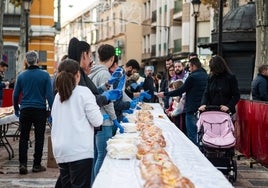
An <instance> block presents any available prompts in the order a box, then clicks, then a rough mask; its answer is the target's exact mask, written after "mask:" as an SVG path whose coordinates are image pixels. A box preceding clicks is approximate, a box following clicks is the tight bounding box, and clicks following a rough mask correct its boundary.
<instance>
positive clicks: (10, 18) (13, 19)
mask: <svg viewBox="0 0 268 188" xmlns="http://www.w3.org/2000/svg"><path fill="white" fill-rule="evenodd" d="M4 20H5V21H4V22H3V26H4V27H20V15H18V14H16V15H14V14H12V15H11V14H4Z"/></svg>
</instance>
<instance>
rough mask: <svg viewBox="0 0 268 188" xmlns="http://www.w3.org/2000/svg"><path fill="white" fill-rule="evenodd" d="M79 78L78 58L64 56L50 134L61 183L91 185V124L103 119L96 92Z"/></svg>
mask: <svg viewBox="0 0 268 188" xmlns="http://www.w3.org/2000/svg"><path fill="white" fill-rule="evenodd" d="M79 80H80V72H79V64H78V62H76V61H74V60H71V59H66V60H64V61H63V62H61V63H60V65H59V67H58V75H57V78H56V82H55V83H56V90H57V92H58V93H57V95H56V96H55V99H54V103H53V106H52V112H51V115H52V124H53V126H52V132H51V138H52V146H53V154H54V157H55V159H56V162H57V164H58V165H59V167H60V176H61V183H62V187H90V183H91V169H92V165H93V157H94V147H93V139H94V127H98V126H100V125H101V124H102V123H103V116H102V114H101V112H100V107H99V106H98V105H97V103H96V98H95V96H94V95H93V94H92V92H91V91H90V89H88V88H87V87H83V86H79V85H78V82H79Z"/></svg>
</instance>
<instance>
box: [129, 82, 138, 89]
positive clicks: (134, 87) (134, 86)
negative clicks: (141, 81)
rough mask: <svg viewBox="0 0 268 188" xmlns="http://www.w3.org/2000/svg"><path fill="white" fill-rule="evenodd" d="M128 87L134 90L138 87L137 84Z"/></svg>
mask: <svg viewBox="0 0 268 188" xmlns="http://www.w3.org/2000/svg"><path fill="white" fill-rule="evenodd" d="M130 87H132V89H134V90H136V89H137V87H138V84H137V83H132V84H130Z"/></svg>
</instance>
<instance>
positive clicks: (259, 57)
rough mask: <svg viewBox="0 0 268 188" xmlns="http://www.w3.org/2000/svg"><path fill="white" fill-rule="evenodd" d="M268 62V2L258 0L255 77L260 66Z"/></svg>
mask: <svg viewBox="0 0 268 188" xmlns="http://www.w3.org/2000/svg"><path fill="white" fill-rule="evenodd" d="M265 63H266V64H267V63H268V2H267V0H256V58H255V70H254V77H255V76H256V75H257V74H258V66H259V65H261V64H265Z"/></svg>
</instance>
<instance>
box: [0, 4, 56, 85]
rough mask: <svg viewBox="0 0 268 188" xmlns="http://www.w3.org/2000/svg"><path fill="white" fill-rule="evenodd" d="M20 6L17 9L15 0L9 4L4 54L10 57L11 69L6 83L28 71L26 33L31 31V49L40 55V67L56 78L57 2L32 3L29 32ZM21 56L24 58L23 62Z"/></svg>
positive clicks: (29, 42) (8, 60)
mask: <svg viewBox="0 0 268 188" xmlns="http://www.w3.org/2000/svg"><path fill="white" fill-rule="evenodd" d="M19 2H20V3H22V1H19ZM20 3H17V4H16V5H14V4H12V3H11V0H6V7H5V13H4V24H3V41H4V49H3V54H4V56H6V57H7V63H8V65H9V68H8V71H7V74H6V79H8V80H10V79H12V78H15V77H16V75H17V74H18V72H20V71H22V70H23V69H24V66H25V64H24V56H25V45H26V44H27V42H26V41H25V36H26V33H25V32H26V30H28V49H29V50H36V51H38V52H39V58H40V63H39V65H40V66H41V67H42V68H43V69H44V70H47V71H48V72H49V73H50V74H51V75H52V74H53V72H54V68H55V61H54V40H55V28H54V1H53V0H39V1H36V0H33V1H32V4H31V9H30V12H29V19H28V28H25V25H26V24H25V21H26V16H25V11H24V9H23V7H22V5H21V4H20ZM20 56H22V57H23V58H19V57H20Z"/></svg>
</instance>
